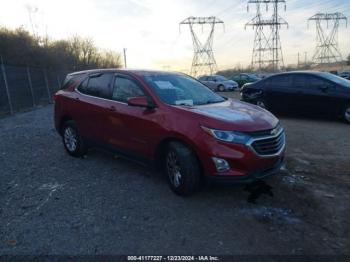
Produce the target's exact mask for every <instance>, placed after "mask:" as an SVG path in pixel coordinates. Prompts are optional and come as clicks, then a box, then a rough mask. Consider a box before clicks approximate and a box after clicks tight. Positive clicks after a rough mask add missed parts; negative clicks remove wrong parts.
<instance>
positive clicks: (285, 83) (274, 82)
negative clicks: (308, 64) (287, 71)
mask: <svg viewBox="0 0 350 262" xmlns="http://www.w3.org/2000/svg"><path fill="white" fill-rule="evenodd" d="M291 79H292V78H291V76H290V75H280V76H275V77H273V78H272V79H271V86H272V87H274V88H290V87H291V86H292V81H291Z"/></svg>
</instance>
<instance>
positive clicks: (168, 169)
mask: <svg viewBox="0 0 350 262" xmlns="http://www.w3.org/2000/svg"><path fill="white" fill-rule="evenodd" d="M165 173H166V175H167V178H168V183H169V186H170V188H171V190H172V191H174V192H175V193H176V194H177V195H181V196H186V195H190V194H193V193H194V192H196V191H197V190H198V189H199V185H200V176H201V172H200V167H199V163H198V160H197V157H196V156H195V154H194V153H193V152H192V150H190V149H189V148H188V147H187V146H185V145H183V144H182V143H179V142H171V143H169V145H168V148H167V151H166V154H165Z"/></svg>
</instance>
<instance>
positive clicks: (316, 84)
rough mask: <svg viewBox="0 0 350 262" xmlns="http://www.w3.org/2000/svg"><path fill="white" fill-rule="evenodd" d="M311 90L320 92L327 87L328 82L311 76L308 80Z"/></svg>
mask: <svg viewBox="0 0 350 262" xmlns="http://www.w3.org/2000/svg"><path fill="white" fill-rule="evenodd" d="M308 82H309V88H310V89H313V90H319V89H320V88H321V87H322V86H325V85H326V84H327V82H326V81H325V80H323V79H321V78H318V77H314V76H310V77H309V78H308Z"/></svg>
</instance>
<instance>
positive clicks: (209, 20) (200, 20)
mask: <svg viewBox="0 0 350 262" xmlns="http://www.w3.org/2000/svg"><path fill="white" fill-rule="evenodd" d="M217 24H224V22H223V21H221V20H220V19H218V18H216V17H214V16H211V17H193V16H190V17H188V18H186V19H185V20H183V21H182V22H181V23H180V27H181V25H189V27H190V32H191V36H192V42H193V49H194V54H193V60H192V66H191V73H190V74H191V75H192V76H195V77H196V76H199V75H202V74H208V73H209V74H213V73H214V72H216V71H217V65H216V61H215V58H214V53H213V39H214V31H215V26H216V25H217ZM195 25H201V26H202V31H203V27H204V26H205V25H209V26H210V32H209V35H208V37H207V39H206V41H205V43H204V44H203V43H202V42H201V41H200V40H199V38H198V35H197V33H196V31H195Z"/></svg>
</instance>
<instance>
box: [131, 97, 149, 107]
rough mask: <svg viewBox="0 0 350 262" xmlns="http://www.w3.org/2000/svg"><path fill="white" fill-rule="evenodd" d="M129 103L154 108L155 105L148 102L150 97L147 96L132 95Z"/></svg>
mask: <svg viewBox="0 0 350 262" xmlns="http://www.w3.org/2000/svg"><path fill="white" fill-rule="evenodd" d="M128 105H129V106H139V107H147V108H154V105H151V104H150V103H149V102H148V98H147V97H146V96H138V97H130V98H128Z"/></svg>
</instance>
